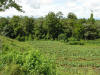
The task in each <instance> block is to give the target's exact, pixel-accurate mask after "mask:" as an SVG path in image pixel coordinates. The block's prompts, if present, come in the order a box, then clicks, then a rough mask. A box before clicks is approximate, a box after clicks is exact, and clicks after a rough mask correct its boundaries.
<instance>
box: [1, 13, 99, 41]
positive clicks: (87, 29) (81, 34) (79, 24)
mask: <svg viewBox="0 0 100 75" xmlns="http://www.w3.org/2000/svg"><path fill="white" fill-rule="evenodd" d="M0 35H4V36H7V37H10V38H12V39H18V40H20V41H27V40H34V39H37V40H40V39H45V40H64V41H68V39H70V38H73V39H75V40H80V39H85V40H92V39H97V38H99V37H100V27H99V25H98V24H97V23H96V20H95V19H94V18H93V13H91V15H90V18H88V19H85V18H83V19H78V18H77V16H76V15H75V14H74V13H72V12H70V13H69V14H68V16H67V17H63V14H62V12H58V13H54V12H49V13H48V14H47V15H46V16H45V17H40V18H34V17H28V16H13V17H12V18H9V17H7V18H5V17H1V18H0Z"/></svg>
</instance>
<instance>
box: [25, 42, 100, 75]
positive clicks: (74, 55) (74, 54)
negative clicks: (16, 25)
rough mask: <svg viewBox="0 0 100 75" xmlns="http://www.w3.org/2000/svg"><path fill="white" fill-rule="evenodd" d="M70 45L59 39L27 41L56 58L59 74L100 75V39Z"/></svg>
mask: <svg viewBox="0 0 100 75" xmlns="http://www.w3.org/2000/svg"><path fill="white" fill-rule="evenodd" d="M84 42H85V45H68V44H66V43H63V42H58V41H32V42H27V43H29V44H30V45H31V46H32V47H33V48H35V49H38V50H40V52H41V53H42V54H45V56H46V57H47V56H48V57H49V58H52V59H54V60H56V64H57V75H100V41H99V40H95V41H84Z"/></svg>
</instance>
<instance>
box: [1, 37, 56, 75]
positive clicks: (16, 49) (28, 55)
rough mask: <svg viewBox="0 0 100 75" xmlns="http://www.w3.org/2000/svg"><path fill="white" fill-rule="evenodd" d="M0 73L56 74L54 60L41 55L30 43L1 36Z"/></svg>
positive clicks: (25, 74) (24, 74)
mask: <svg viewBox="0 0 100 75" xmlns="http://www.w3.org/2000/svg"><path fill="white" fill-rule="evenodd" d="M0 39H1V41H2V42H3V43H2V50H0V75H56V65H55V64H54V61H53V60H49V59H48V58H46V57H44V56H43V55H41V53H40V52H39V51H38V50H34V49H33V47H32V46H30V45H29V44H28V43H23V42H18V41H15V40H12V39H9V38H5V37H2V36H0Z"/></svg>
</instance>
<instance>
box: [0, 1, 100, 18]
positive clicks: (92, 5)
mask: <svg viewBox="0 0 100 75" xmlns="http://www.w3.org/2000/svg"><path fill="white" fill-rule="evenodd" d="M16 2H17V3H18V4H19V5H21V6H22V9H23V10H24V11H25V13H22V12H19V11H17V10H16V9H14V8H10V9H7V10H6V11H5V12H0V16H2V17H7V16H9V17H12V16H13V15H22V16H34V17H41V16H45V15H47V14H48V13H49V12H51V11H52V12H55V13H57V12H59V11H61V12H62V13H63V15H64V17H67V14H68V13H69V12H73V13H75V14H76V15H77V17H78V18H89V17H90V14H91V10H93V13H94V18H96V19H99V18H100V0H16Z"/></svg>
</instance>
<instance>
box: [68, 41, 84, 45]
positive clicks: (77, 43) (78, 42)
mask: <svg viewBox="0 0 100 75" xmlns="http://www.w3.org/2000/svg"><path fill="white" fill-rule="evenodd" d="M69 45H84V42H82V41H70V42H69Z"/></svg>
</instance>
